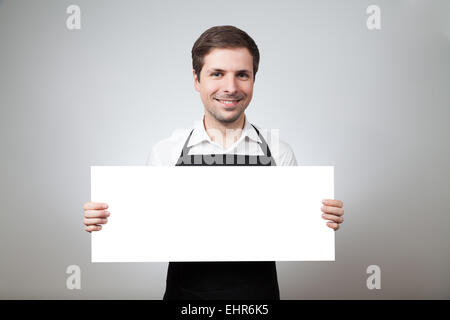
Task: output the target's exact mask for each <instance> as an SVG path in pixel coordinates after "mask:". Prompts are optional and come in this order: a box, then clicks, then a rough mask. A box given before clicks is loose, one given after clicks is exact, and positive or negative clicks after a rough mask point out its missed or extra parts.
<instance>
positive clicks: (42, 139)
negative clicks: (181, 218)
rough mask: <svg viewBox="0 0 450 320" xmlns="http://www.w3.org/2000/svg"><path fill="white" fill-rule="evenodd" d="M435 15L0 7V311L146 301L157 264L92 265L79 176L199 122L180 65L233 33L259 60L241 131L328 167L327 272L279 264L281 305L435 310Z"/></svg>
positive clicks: (125, 161)
mask: <svg viewBox="0 0 450 320" xmlns="http://www.w3.org/2000/svg"><path fill="white" fill-rule="evenodd" d="M70 4H77V5H79V6H80V7H81V10H82V13H81V19H82V20H81V26H82V29H81V30H78V31H70V30H68V29H67V28H66V24H65V23H66V18H67V16H68V15H67V14H66V8H67V6H69V5H70ZM370 4H376V5H379V6H380V8H381V19H382V29H381V30H379V31H369V30H368V29H367V28H366V18H367V14H366V8H367V6H368V5H370ZM449 18H450V2H449V1H447V0H443V1H379V0H378V1H361V0H358V1H357V0H355V1H332V0H330V1H312V0H311V1H282V0H279V1H260V0H258V1H256V0H254V1H234V0H233V1H232V0H230V1H212V0H208V1H125V0H122V1H99V0H98V1H87V0H85V1H82V0H77V1H56V0H55V1H17V0H14V1H12V0H9V1H0V106H1V114H0V124H1V125H0V130H1V135H0V139H1V140H0V141H1V158H0V159H1V160H0V161H1V179H0V188H1V189H0V194H1V202H0V210H1V223H0V235H1V241H0V249H1V257H0V271H1V272H0V298H3V299H22V298H28V299H48V298H51V299H81V298H82V299H99V298H106V299H109V298H120V299H161V297H162V294H163V292H164V288H165V277H166V271H167V263H116V264H115V263H111V264H91V263H90V235H89V234H88V233H86V232H85V231H84V229H83V226H82V215H83V211H82V204H83V203H84V202H85V201H87V200H89V198H90V171H89V170H90V169H89V168H90V166H91V165H144V164H145V161H146V159H147V156H148V153H149V151H150V148H151V146H152V145H153V144H154V143H156V142H157V141H159V140H160V139H163V138H165V137H167V136H169V135H170V134H171V132H172V131H173V130H175V129H177V128H182V127H186V126H188V125H190V124H191V123H192V122H193V121H194V120H197V119H200V117H201V116H202V113H203V105H202V104H201V100H200V97H199V95H198V93H197V92H196V91H195V90H194V85H193V80H192V73H191V68H192V65H191V57H190V50H191V48H192V45H193V43H194V41H195V40H196V39H197V37H198V36H199V35H200V34H201V33H202V32H203V31H204V30H206V29H207V28H209V27H211V26H214V25H224V24H231V25H235V26H237V27H239V28H242V29H243V30H245V31H246V32H248V33H249V34H250V35H251V36H252V37H253V38H254V39H255V41H256V43H257V44H258V46H259V49H260V52H261V62H260V70H259V72H258V74H257V79H256V83H255V89H254V90H255V91H254V98H253V100H252V102H251V104H250V106H249V109H248V115H249V118H250V119H251V120H252V121H253V122H254V123H256V124H257V125H260V126H262V127H264V128H278V129H280V134H281V137H282V139H284V140H285V141H287V142H288V143H289V144H290V145H291V146H292V148H293V149H294V151H295V154H296V157H297V160H298V162H299V163H300V164H303V165H335V166H336V185H335V190H336V198H337V199H342V200H344V203H345V218H346V220H345V222H344V225H343V226H342V228H341V230H339V231H338V232H337V233H336V261H335V262H281V263H277V266H278V276H279V282H280V290H281V298H282V299H304V298H307V299H317V298H322V299H349V298H360V299H380V298H383V299H400V298H404V299H416V298H424V299H429V298H437V299H443V298H445V299H448V298H449V297H450V274H449V270H450V254H449V249H450V248H449V244H450V241H449V240H450V239H449V237H450V236H449V233H448V231H449V226H450V223H449V222H450V218H449V213H450V212H449V202H448V198H449V195H450V189H449V178H450V170H449V163H450V147H449V146H450V144H449V136H450V129H449V126H448V122H449V119H450V112H449V108H450V90H449V89H450V88H449V84H450V19H449ZM149 250H151V245H149ZM72 264H76V265H79V266H80V267H81V271H82V273H81V280H82V288H81V290H68V289H66V278H67V276H68V275H67V274H66V273H65V271H66V268H67V266H69V265H72ZM372 264H375V265H378V266H380V268H381V290H368V289H367V287H366V279H367V277H368V274H366V268H367V267H368V266H369V265H372Z"/></svg>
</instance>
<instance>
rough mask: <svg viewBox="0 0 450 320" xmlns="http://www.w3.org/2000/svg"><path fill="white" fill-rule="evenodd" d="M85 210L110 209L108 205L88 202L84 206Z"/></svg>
mask: <svg viewBox="0 0 450 320" xmlns="http://www.w3.org/2000/svg"><path fill="white" fill-rule="evenodd" d="M83 209H84V210H101V209H108V205H107V204H106V203H103V202H90V201H89V202H86V203H85V204H84V205H83Z"/></svg>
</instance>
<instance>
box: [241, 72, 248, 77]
mask: <svg viewBox="0 0 450 320" xmlns="http://www.w3.org/2000/svg"><path fill="white" fill-rule="evenodd" d="M239 76H244V77H245V78H248V75H247V74H246V73H240V74H239ZM241 78H242V77H241Z"/></svg>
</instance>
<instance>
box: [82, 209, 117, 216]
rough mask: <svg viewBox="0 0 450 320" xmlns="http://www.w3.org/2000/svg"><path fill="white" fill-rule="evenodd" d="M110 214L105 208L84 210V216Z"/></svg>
mask: <svg viewBox="0 0 450 320" xmlns="http://www.w3.org/2000/svg"><path fill="white" fill-rule="evenodd" d="M110 215H111V213H110V212H109V211H106V210H85V211H84V217H85V218H107V217H109V216H110Z"/></svg>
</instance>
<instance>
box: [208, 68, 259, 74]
mask: <svg viewBox="0 0 450 320" xmlns="http://www.w3.org/2000/svg"><path fill="white" fill-rule="evenodd" d="M213 71H214V72H224V73H225V72H226V70H222V69H217V68H213V69H208V71H207V72H213ZM241 72H246V73H249V74H252V72H251V71H249V70H245V69H244V70H238V71H236V73H241Z"/></svg>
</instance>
